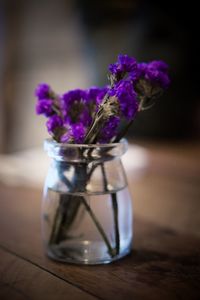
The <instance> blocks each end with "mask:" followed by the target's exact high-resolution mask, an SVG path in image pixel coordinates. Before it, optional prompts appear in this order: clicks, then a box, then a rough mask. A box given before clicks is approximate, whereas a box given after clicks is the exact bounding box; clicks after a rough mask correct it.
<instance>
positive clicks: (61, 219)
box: [42, 139, 132, 264]
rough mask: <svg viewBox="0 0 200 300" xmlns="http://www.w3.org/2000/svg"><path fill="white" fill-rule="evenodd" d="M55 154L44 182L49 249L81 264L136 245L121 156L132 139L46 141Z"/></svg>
mask: <svg viewBox="0 0 200 300" xmlns="http://www.w3.org/2000/svg"><path fill="white" fill-rule="evenodd" d="M45 150H46V151H47V152H48V155H49V156H50V157H51V158H52V161H51V165H50V168H49V171H48V175H47V178H46V182H45V186H44V196H43V205H42V233H43V241H44V245H45V249H46V253H47V255H48V256H49V257H50V258H52V259H55V260H58V261H62V262H70V263H79V264H103V263H109V262H112V261H114V260H116V259H119V258H121V257H123V256H125V255H127V254H128V253H129V252H130V250H131V246H132V200H131V197H130V193H129V190H128V187H127V180H126V176H125V172H124V168H123V166H122V163H121V156H122V155H123V154H124V153H125V151H126V150H127V142H126V140H122V141H121V142H120V143H113V144H102V145H101V144H96V145H92V144H91V145H78V144H77V145H75V144H59V143H56V142H55V141H54V140H51V139H48V140H46V141H45Z"/></svg>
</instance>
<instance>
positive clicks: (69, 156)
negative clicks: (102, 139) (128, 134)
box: [44, 138, 128, 162]
mask: <svg viewBox="0 0 200 300" xmlns="http://www.w3.org/2000/svg"><path fill="white" fill-rule="evenodd" d="M127 148H128V141H127V140H126V139H125V138H123V139H121V140H120V141H119V142H118V143H107V144H69V143H58V142H56V141H55V140H53V139H52V138H47V139H45V140H44V150H45V151H47V153H48V155H49V156H50V157H52V158H54V159H56V160H60V161H74V162H80V161H85V160H88V159H89V160H90V159H92V160H99V159H105V156H104V157H103V155H104V153H106V155H107V154H108V155H107V158H109V159H113V158H115V157H117V156H118V157H120V156H122V155H123V154H124V153H125V152H126V150H127ZM78 150H82V151H81V153H80V151H78ZM82 152H84V154H85V155H82V154H83V153H82ZM86 153H90V157H87V154H86Z"/></svg>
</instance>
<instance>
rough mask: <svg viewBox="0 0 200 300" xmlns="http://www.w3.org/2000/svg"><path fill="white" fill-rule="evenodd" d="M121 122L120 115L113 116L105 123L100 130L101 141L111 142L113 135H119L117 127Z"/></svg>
mask: <svg viewBox="0 0 200 300" xmlns="http://www.w3.org/2000/svg"><path fill="white" fill-rule="evenodd" d="M119 124H120V118H119V117H118V116H112V117H110V118H109V119H108V121H107V122H106V123H105V124H104V126H103V128H102V129H101V131H100V135H99V140H98V141H99V143H103V144H105V143H109V142H110V141H111V140H112V138H113V137H115V136H116V135H117V129H118V126H119Z"/></svg>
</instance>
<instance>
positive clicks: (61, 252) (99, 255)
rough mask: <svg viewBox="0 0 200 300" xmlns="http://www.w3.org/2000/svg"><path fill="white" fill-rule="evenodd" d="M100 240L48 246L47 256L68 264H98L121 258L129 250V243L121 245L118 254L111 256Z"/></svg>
mask: <svg viewBox="0 0 200 300" xmlns="http://www.w3.org/2000/svg"><path fill="white" fill-rule="evenodd" d="M100 243H101V242H96V243H89V242H88V241H87V247H86V241H85V242H84V243H82V245H80V244H79V247H77V245H76V248H73V247H69V246H68V247H67V248H66V247H64V245H63V247H62V246H61V245H59V246H53V245H52V246H51V247H49V246H48V249H47V251H46V253H47V256H48V257H49V258H50V259H53V260H55V261H59V262H62V263H70V264H80V265H99V264H109V263H111V262H113V261H116V260H118V259H121V258H123V257H124V256H126V255H128V254H129V253H130V252H131V245H130V246H128V247H121V250H120V253H119V255H116V256H114V257H111V256H110V255H109V254H108V252H107V249H106V247H105V245H104V244H103V243H101V244H100Z"/></svg>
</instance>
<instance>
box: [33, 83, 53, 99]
mask: <svg viewBox="0 0 200 300" xmlns="http://www.w3.org/2000/svg"><path fill="white" fill-rule="evenodd" d="M50 93H51V88H50V86H49V85H48V84H46V83H40V84H38V86H37V88H36V90H35V96H36V97H38V99H40V100H41V99H46V98H49V97H50Z"/></svg>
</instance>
